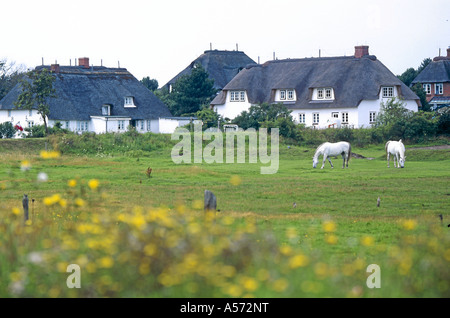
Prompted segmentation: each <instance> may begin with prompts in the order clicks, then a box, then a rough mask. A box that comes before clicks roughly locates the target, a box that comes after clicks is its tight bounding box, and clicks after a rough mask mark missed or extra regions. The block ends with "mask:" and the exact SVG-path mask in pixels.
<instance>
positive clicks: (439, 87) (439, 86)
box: [434, 83, 444, 95]
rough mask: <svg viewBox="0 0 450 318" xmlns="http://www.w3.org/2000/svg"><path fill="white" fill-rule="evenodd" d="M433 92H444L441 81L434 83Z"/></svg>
mask: <svg viewBox="0 0 450 318" xmlns="http://www.w3.org/2000/svg"><path fill="white" fill-rule="evenodd" d="M434 94H435V95H442V94H444V84H443V83H436V84H434Z"/></svg>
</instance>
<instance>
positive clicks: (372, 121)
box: [369, 112, 377, 124]
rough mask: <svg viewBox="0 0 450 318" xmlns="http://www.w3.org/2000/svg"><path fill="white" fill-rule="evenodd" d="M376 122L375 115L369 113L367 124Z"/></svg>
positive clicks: (374, 113)
mask: <svg viewBox="0 0 450 318" xmlns="http://www.w3.org/2000/svg"><path fill="white" fill-rule="evenodd" d="M376 120H377V113H376V112H369V122H370V123H371V124H373V123H375V121H376Z"/></svg>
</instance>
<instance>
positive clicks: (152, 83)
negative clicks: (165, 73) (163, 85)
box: [141, 76, 159, 92]
mask: <svg viewBox="0 0 450 318" xmlns="http://www.w3.org/2000/svg"><path fill="white" fill-rule="evenodd" d="M141 83H142V84H143V85H144V86H145V87H147V88H148V89H149V90H151V91H152V92H154V91H156V90H157V89H158V86H159V84H158V81H157V80H155V79H150V77H148V76H146V77H144V78H143V79H141Z"/></svg>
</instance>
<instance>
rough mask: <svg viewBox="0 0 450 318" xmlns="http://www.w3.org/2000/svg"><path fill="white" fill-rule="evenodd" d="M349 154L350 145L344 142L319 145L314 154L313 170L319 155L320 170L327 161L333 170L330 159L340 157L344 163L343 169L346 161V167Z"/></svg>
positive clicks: (350, 151) (350, 150)
mask: <svg viewBox="0 0 450 318" xmlns="http://www.w3.org/2000/svg"><path fill="white" fill-rule="evenodd" d="M351 153H352V147H351V146H350V143H348V142H346V141H339V142H336V143H331V142H325V143H323V144H321V145H320V146H319V147H317V150H316V153H315V154H314V157H313V168H315V167H317V163H318V162H319V156H320V155H323V162H322V167H321V168H320V169H323V167H324V165H325V160H327V159H328V161H329V162H330V165H331V168H333V164H332V163H331V160H330V157H334V156H338V155H342V159H343V160H344V162H343V163H342V168H345V165H346V164H345V162H346V161H347V167H348V160H349V159H350V155H351Z"/></svg>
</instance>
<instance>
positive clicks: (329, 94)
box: [325, 88, 333, 99]
mask: <svg viewBox="0 0 450 318" xmlns="http://www.w3.org/2000/svg"><path fill="white" fill-rule="evenodd" d="M332 97H333V92H332V89H331V88H325V99H331V98H332Z"/></svg>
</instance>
